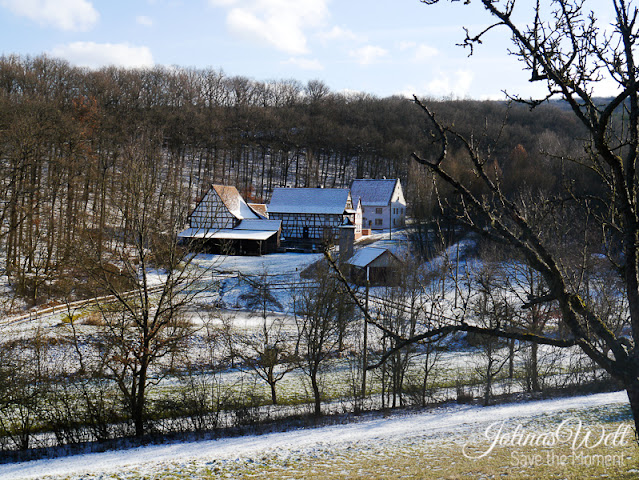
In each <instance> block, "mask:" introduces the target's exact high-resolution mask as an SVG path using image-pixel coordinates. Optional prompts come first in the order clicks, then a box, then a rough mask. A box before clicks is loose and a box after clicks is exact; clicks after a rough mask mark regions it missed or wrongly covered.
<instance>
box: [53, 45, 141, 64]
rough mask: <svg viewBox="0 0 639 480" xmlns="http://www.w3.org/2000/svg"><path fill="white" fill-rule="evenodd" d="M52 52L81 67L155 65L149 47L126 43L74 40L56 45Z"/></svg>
mask: <svg viewBox="0 0 639 480" xmlns="http://www.w3.org/2000/svg"><path fill="white" fill-rule="evenodd" d="M51 54H52V55H53V56H55V57H61V58H64V59H66V60H68V61H69V62H70V63H72V64H74V65H78V66H80V67H89V68H100V67H104V66H108V65H115V66H118V67H124V68H142V67H152V66H153V55H152V54H151V50H149V48H148V47H135V46H132V45H128V44H125V43H94V42H74V43H69V44H67V45H59V46H57V47H55V48H54V49H53V50H52V51H51Z"/></svg>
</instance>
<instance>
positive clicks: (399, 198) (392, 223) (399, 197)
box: [351, 178, 406, 230]
mask: <svg viewBox="0 0 639 480" xmlns="http://www.w3.org/2000/svg"><path fill="white" fill-rule="evenodd" d="M351 196H352V197H353V199H354V200H355V199H357V198H359V199H360V201H361V202H362V228H369V229H372V230H388V229H389V228H391V227H392V228H396V227H403V226H404V225H405V224H406V200H405V199H404V192H403V191H402V185H401V183H400V182H399V179H398V178H397V179H394V180H386V179H383V180H373V179H357V180H353V183H352V184H351Z"/></svg>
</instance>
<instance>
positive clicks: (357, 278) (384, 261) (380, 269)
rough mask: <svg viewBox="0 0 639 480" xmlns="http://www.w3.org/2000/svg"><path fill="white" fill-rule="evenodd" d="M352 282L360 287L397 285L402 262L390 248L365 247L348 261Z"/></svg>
mask: <svg viewBox="0 0 639 480" xmlns="http://www.w3.org/2000/svg"><path fill="white" fill-rule="evenodd" d="M345 264H346V265H348V266H349V267H350V268H349V270H350V278H351V281H353V282H355V283H357V284H358V285H365V284H366V277H367V275H368V279H369V281H370V284H371V285H397V284H398V283H399V280H400V278H401V269H402V265H403V263H402V261H401V260H400V259H399V258H397V256H396V255H395V254H394V253H393V252H391V251H390V250H389V249H388V248H379V247H364V248H361V249H359V250H357V251H356V252H355V254H354V255H353V256H352V257H351V258H349V259H348V260H346V262H345Z"/></svg>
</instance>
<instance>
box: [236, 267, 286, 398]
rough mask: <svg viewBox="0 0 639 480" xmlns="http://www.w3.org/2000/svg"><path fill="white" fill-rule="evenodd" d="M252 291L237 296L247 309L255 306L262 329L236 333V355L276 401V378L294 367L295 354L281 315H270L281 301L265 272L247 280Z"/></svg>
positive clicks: (281, 376) (278, 379) (278, 306)
mask: <svg viewBox="0 0 639 480" xmlns="http://www.w3.org/2000/svg"><path fill="white" fill-rule="evenodd" d="M248 281H249V282H250V285H251V287H252V288H251V291H250V292H247V293H245V294H243V295H241V296H240V299H242V300H244V301H246V303H247V307H249V309H250V310H257V312H258V315H259V316H260V318H261V320H262V323H261V331H259V332H257V333H255V332H253V333H245V334H244V335H240V336H239V344H240V349H239V353H238V354H239V356H240V357H241V358H242V360H243V361H244V363H245V364H246V365H247V366H248V367H250V368H251V369H252V370H253V371H254V372H255V373H256V374H257V375H258V376H259V377H260V378H261V379H262V380H264V381H265V382H266V383H267V384H268V386H269V387H270V389H271V401H272V402H273V405H277V391H276V389H275V387H276V385H277V382H279V381H280V380H282V379H283V378H284V376H285V375H286V374H287V373H289V372H291V371H292V370H293V369H294V368H295V361H294V360H295V358H294V355H293V353H292V352H291V339H290V335H289V333H288V332H287V331H286V325H285V323H284V319H282V318H281V317H271V318H269V311H270V309H272V308H277V309H281V308H282V305H281V304H280V302H279V301H278V300H277V298H276V297H275V295H274V294H273V292H272V286H271V284H270V282H269V276H268V272H266V271H265V272H263V273H262V275H260V277H259V278H257V279H249V280H248Z"/></svg>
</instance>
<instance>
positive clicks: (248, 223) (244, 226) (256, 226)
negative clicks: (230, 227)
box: [235, 219, 282, 232]
mask: <svg viewBox="0 0 639 480" xmlns="http://www.w3.org/2000/svg"><path fill="white" fill-rule="evenodd" d="M281 226H282V221H281V220H252V219H251V220H242V221H241V222H240V224H239V225H238V226H237V227H235V230H270V231H273V232H277V231H278V230H279V229H280V227H281Z"/></svg>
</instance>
